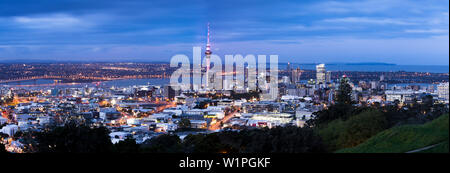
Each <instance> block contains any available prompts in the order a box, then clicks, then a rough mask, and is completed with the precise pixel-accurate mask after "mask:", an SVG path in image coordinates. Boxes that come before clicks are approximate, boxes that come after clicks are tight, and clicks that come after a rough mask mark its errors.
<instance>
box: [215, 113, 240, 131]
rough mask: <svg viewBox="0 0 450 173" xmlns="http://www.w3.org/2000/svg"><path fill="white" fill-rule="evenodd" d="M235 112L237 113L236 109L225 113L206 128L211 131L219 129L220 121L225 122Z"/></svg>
mask: <svg viewBox="0 0 450 173" xmlns="http://www.w3.org/2000/svg"><path fill="white" fill-rule="evenodd" d="M236 113H237V111H234V112H232V113H229V114H227V115H225V116H224V117H223V118H222V119H221V120H220V121H217V122H216V123H214V124H212V125H210V126H209V127H208V130H212V131H214V130H219V129H220V128H221V127H220V124H221V122H222V124H225V123H227V122H228V121H230V119H231V118H233V117H234V116H235V115H236Z"/></svg>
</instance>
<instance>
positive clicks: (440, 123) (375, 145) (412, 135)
mask: <svg viewBox="0 0 450 173" xmlns="http://www.w3.org/2000/svg"><path fill="white" fill-rule="evenodd" d="M448 126H449V115H448V114H445V115H442V116H440V117H439V118H437V119H435V120H433V121H431V122H428V123H426V124H423V125H404V126H398V127H394V128H391V129H387V130H385V131H382V132H380V133H378V134H377V135H375V136H373V137H372V138H370V139H369V140H367V141H366V142H364V143H362V144H360V145H358V146H356V147H353V148H346V149H342V150H338V151H337V153H404V152H407V151H411V150H415V149H419V148H423V147H426V146H430V145H433V144H438V143H442V144H439V145H437V146H436V147H433V148H430V149H428V150H424V151H422V152H448V141H449V138H448V134H449V128H448Z"/></svg>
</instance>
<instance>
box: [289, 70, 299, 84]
mask: <svg viewBox="0 0 450 173" xmlns="http://www.w3.org/2000/svg"><path fill="white" fill-rule="evenodd" d="M300 73H301V71H300V68H299V67H297V69H295V70H292V73H291V82H292V84H296V83H297V82H299V81H300Z"/></svg>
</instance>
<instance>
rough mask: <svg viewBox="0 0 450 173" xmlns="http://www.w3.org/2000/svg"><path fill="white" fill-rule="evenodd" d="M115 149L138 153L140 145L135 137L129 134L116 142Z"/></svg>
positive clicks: (120, 151) (121, 151) (122, 151)
mask: <svg viewBox="0 0 450 173" xmlns="http://www.w3.org/2000/svg"><path fill="white" fill-rule="evenodd" d="M114 150H115V152H119V153H138V152H139V151H140V145H139V144H137V143H136V140H135V139H134V138H132V137H130V136H128V137H127V138H126V139H125V140H123V141H120V142H118V143H116V144H114Z"/></svg>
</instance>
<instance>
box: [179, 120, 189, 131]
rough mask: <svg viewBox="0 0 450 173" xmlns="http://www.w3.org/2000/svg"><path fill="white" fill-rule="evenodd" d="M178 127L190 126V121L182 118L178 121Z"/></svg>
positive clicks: (185, 127) (186, 127)
mask: <svg viewBox="0 0 450 173" xmlns="http://www.w3.org/2000/svg"><path fill="white" fill-rule="evenodd" d="M178 127H179V128H181V129H188V128H191V121H190V120H189V119H186V118H182V119H181V120H180V122H178Z"/></svg>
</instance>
